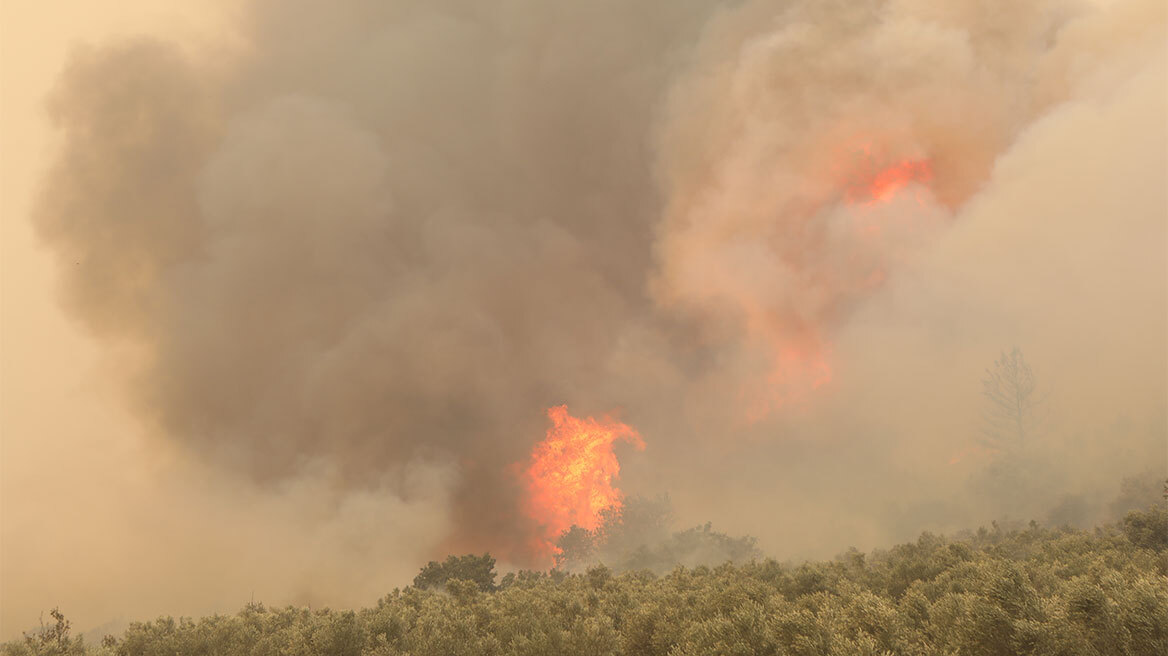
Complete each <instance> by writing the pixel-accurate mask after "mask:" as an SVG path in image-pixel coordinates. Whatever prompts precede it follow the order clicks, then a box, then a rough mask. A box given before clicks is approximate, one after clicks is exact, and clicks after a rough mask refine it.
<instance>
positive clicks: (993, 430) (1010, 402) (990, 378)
mask: <svg viewBox="0 0 1168 656" xmlns="http://www.w3.org/2000/svg"><path fill="white" fill-rule="evenodd" d="M1036 390H1037V385H1036V384H1035V382H1034V372H1033V371H1032V370H1031V369H1030V365H1028V364H1026V359H1025V358H1024V357H1022V350H1021V349H1019V348H1018V347H1017V346H1015V347H1014V349H1013V350H1012V351H1010V352H1009V353H1006V352H1002V357H1001V358H999V359H997V360H995V361H994V366H993V368H991V369H986V377H985V378H984V379H982V394H983V395H984V396H985V398H986V401H987V404H986V408H985V410H984V411H983V412H982V431H981V432H982V440H981V441H982V443H983V444H984V445H985V446H986V447H987V448H990V449H993V450H995V451H999V452H1003V453H1004V452H1012V451H1015V450H1017V449H1019V448H1021V447H1022V446H1024V445H1025V444H1026V442H1027V441H1028V440H1029V439H1030V438H1032V437H1033V436H1034V433H1035V432H1036V430H1037V423H1038V409H1039V406H1040V405H1041V403H1042V400H1041V399H1040V398H1039V397H1038V395H1036V393H1035V392H1036Z"/></svg>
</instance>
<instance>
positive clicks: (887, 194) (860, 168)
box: [845, 146, 933, 205]
mask: <svg viewBox="0 0 1168 656" xmlns="http://www.w3.org/2000/svg"><path fill="white" fill-rule="evenodd" d="M860 152H861V153H862V156H861V157H860V158H858V161H857V162H856V163H855V164H854V165H853V167H852V170H851V171H850V174H849V175H848V178H849V180H848V183H847V188H846V190H845V196H846V198H847V201H848V203H851V204H854V205H855V204H858V205H875V204H877V203H884V202H888V201H889V200H891V199H892V198H893V197H895V196H896V195H897V194H898V193H900V191H901V190H902V189H904V188H905V187H907V186H909V185H910V184H912V183H914V182H918V183H921V184H928V183H929V182H931V181H932V179H933V166H932V163H931V162H930V161H929V160H927V159H900V160H895V161H888V160H887V159H886V158H884V157H881V156H878V155H876V154H874V153H873V152H872V148H871V147H870V146H864V147H863V148H861V149H860ZM918 200H919V199H918Z"/></svg>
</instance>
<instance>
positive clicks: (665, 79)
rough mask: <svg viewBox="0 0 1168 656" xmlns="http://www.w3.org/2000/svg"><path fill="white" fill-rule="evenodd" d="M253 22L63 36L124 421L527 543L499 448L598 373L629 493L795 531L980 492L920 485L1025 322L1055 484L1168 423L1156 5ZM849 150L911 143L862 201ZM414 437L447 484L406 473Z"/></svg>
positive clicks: (778, 543) (102, 313) (76, 301)
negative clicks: (855, 193)
mask: <svg viewBox="0 0 1168 656" xmlns="http://www.w3.org/2000/svg"><path fill="white" fill-rule="evenodd" d="M240 21H241V22H240V25H239V40H238V43H237V44H236V46H235V47H234V49H231V50H229V51H224V52H214V53H212V52H205V51H193V50H186V49H184V48H183V47H182V46H179V45H176V44H171V43H167V42H159V41H153V40H148V39H143V40H139V41H135V42H119V43H114V44H109V45H105V46H102V47H99V48H95V49H89V50H82V51H79V52H78V53H77V55H76V57H75V58H74V60H73V63H72V64H71V66H70V68H69V70H68V71H67V73H66V74H65V76H64V77H63V79H62V80H61V82H60V86H59V88H58V90H57V91H56V93H55V94H54V96H53V98H52V101H51V111H52V115H53V117H54V119H55V121H56V124H57V126H58V127H59V128H60V130H61V131H62V134H63V136H64V146H63V149H62V151H61V153H60V156H59V158H58V160H57V164H56V167H55V168H54V169H53V171H52V172H51V175H50V176H49V178H48V180H47V181H46V184H45V187H44V193H43V197H42V200H41V202H40V206H39V211H38V213H37V216H36V223H37V226H38V227H39V229H40V232H41V234H42V235H43V237H44V240H45V242H46V243H47V244H48V245H49V246H50V247H51V248H52V249H53V250H54V251H55V252H56V253H57V254H58V257H59V260H60V262H61V268H62V270H63V272H64V288H65V293H66V296H67V302H68V305H69V307H70V308H71V309H72V311H73V312H74V313H75V314H76V316H78V317H80V318H81V319H82V320H83V321H84V322H85V324H86V325H87V326H88V327H89V328H90V329H91V330H92V331H93V332H94V333H95V334H97V335H99V336H100V337H101V338H102V339H103V340H105V341H106V342H107V343H109V344H111V345H117V346H118V347H119V349H120V350H119V351H118V354H119V358H118V360H117V361H118V362H119V363H126V368H127V369H128V370H129V371H130V374H129V380H130V389H131V399H132V403H133V408H134V409H135V411H136V413H137V415H138V416H139V417H141V418H142V419H143V420H144V422H146V424H147V425H148V426H149V427H150V429H151V432H152V434H153V435H155V436H156V439H157V441H158V443H159V444H166V445H171V444H177V445H180V447H181V449H183V451H184V453H185V454H187V455H193V456H195V457H196V458H198V459H199V460H201V461H203V462H205V463H208V464H209V465H210V467H211V468H213V469H216V470H219V471H228V472H233V473H236V474H242V475H244V476H246V477H247V480H249V481H251V482H254V483H256V484H257V485H259V486H260V489H272V490H285V489H287V486H292V487H293V488H295V489H299V488H296V487H295V486H296V484H297V483H296V482H297V481H300V480H302V477H303V480H310V481H317V479H316V478H312V476H315V475H316V474H314V472H318V471H321V470H326V471H328V472H331V473H330V475H329V476H328V477H325V479H326V480H327V481H328V483H327V484H320V483H318V482H312V483H311V484H305V485H304V488H305V489H310V490H312V493H311V494H308V493H304V497H305V498H306V497H313V498H315V497H316V496H317V495H318V493H319V494H325V492H321V489H322V486H323V488H329V487H331V488H334V489H333V493H334V494H336V495H338V498H341V499H344V498H352V499H358V500H359V501H360V500H362V499H364V500H365V501H361V502H360V503H356V505H355V506H352V507H350V509H349V510H348V511H347V514H345V513H340V514H339V516H342V515H343V516H345V517H356V518H358V520H354V521H355V522H356V521H359V522H360V523H361V524H362V525H366V524H368V523H370V522H371V521H377V520H376V519H370V518H376V517H378V511H377V507H378V505H377V503H375V502H374V501H370V500H369V499H375V498H376V497H374V496H369V497H363V496H361V495H362V494H366V493H367V492H368V491H369V490H381V489H383V488H384V487H385V486H389V487H390V488H392V492H393V494H394V495H396V497H397V498H398V499H399V501H401V502H404V504H405V505H406V506H410V504H411V503H412V502H413V501H416V500H417V499H416V498H415V497H416V496H417V495H419V494H422V492H419V490H425V491H427V492H426V493H427V494H429V495H430V496H429V497H427V500H426V502H425V503H422V504H420V506H419V507H421V508H424V509H426V511H427V512H439V511H438V510H435V508H443V509H445V508H448V509H449V512H450V513H451V517H450V527H451V528H450V529H449V531H448V532H449V533H450V535H449V538H448V539H447V540H446V541H445V543H444V544H442V545H441V546H440V547H439V549H440V550H445V549H455V548H457V549H472V548H473V549H475V550H482V549H491V550H492V551H493V552H494V553H495V554H496V555H499V556H501V557H503V558H510V559H512V560H513V561H514V562H517V563H522V562H523V561H524V558H525V556H526V554H525V552H524V545H525V544H527V540H528V539H529V538H530V536H531V534H532V533H531V532H532V528H533V527H531V526H530V524H529V520H528V519H526V518H524V517H522V516H521V513H520V512H519V508H520V507H521V504H520V503H518V499H519V497H518V495H519V494H520V491H519V490H518V489H517V485H518V483H517V479H516V477H515V476H514V475H513V471H512V470H511V469H509V466H510V465H511V464H512V463H516V462H521V461H523V460H524V459H525V458H526V457H527V455H528V454H529V452H530V449H531V446H532V444H533V443H534V442H535V441H536V440H538V439H540V437H541V436H542V434H543V430H544V421H545V420H544V411H545V409H546V408H547V407H549V406H552V405H558V404H561V403H566V404H568V406H569V409H570V410H571V411H572V412H573V413H574V414H579V415H584V414H598V413H602V412H606V411H609V410H612V409H614V408H623V410H624V414H623V415H622V418H623V419H624V420H626V421H628V423H630V424H631V425H633V426H635V427H636V428H637V429H638V430H639V431H640V433H641V434H642V435H643V436H644V437H645V440H646V442H647V445H648V449H647V451H646V452H645V453H644V454H637V455H635V456H630V457H629V458H628V461H627V463H626V464H627V466H626V468H625V470H624V473H625V482H624V483H622V485H623V486H625V487H627V488H628V489H629V490H630V491H634V492H635V491H644V492H647V493H649V494H653V493H656V492H659V491H664V490H668V491H669V492H671V493H672V494H673V497H674V499H676V500H677V502H678V503H677V505H678V508H679V512H681V513H691V514H693V515H696V516H695V517H692V518H686V520H687V522H688V521H690V519H693V520H696V521H705V520H706V519H709V518H714V519H716V520H718V524H719V526H720V527H725V528H726V529H728V530H730V531H731V532H749V533H753V534H758V535H759V536H760V538H762V541H761V542H760V544H761V546H762V547H764V548H767V549H775V550H777V551H780V552H782V553H806V552H809V551H813V550H816V549H838V548H841V547H842V546H844V545H846V544H848V543H853V544H859V545H861V546H864V545H865V544H871V543H875V542H879V541H881V540H885V539H887V538H889V537H890V536H895V537H900V536H901V535H902V534H904V533H906V532H907V533H911V532H912V531H915V530H917V528H918V527H920V526H921V525H922V524H923V523H927V522H934V523H936V524H945V522H948V523H949V524H952V523H956V524H957V525H958V526H960V525H961V524H962V522H963V521H964V520H965V519H966V518H969V517H981V516H982V515H981V514H979V513H982V511H984V510H985V508H984V506H982V505H980V502H979V501H977V500H973V501H969V502H968V503H966V504H964V505H962V504H957V505H953V504H947V505H936V504H933V501H935V499H936V498H937V497H939V496H953V495H956V494H958V492H959V490H960V489H962V488H961V484H962V480H959V479H961V477H962V476H965V475H967V474H968V470H965V469H962V470H960V471H961V473H960V474H958V473H954V472H957V471H958V469H954V468H949V465H948V464H947V463H948V462H949V461H950V459H951V458H952V457H953V455H954V454H957V453H961V452H962V451H963V449H965V448H966V447H967V446H968V444H969V443H970V442H971V440H972V434H974V433H975V432H976V417H977V413H978V409H977V403H978V401H979V389H980V382H979V381H980V377H981V374H982V372H983V370H984V368H985V367H986V366H988V365H989V364H990V363H992V361H993V359H994V358H995V357H997V355H998V354H999V353H1000V352H1001V350H1002V349H1005V348H1009V347H1010V346H1012V345H1014V344H1020V345H1021V346H1022V347H1023V348H1024V350H1025V351H1026V352H1027V354H1028V355H1027V357H1028V358H1030V359H1031V360H1032V361H1033V362H1034V364H1035V369H1036V372H1037V374H1036V376H1037V378H1038V381H1039V384H1041V385H1047V386H1048V387H1049V388H1051V392H1052V399H1053V401H1052V402H1057V403H1059V404H1061V406H1060V407H1061V408H1063V409H1065V410H1066V412H1064V413H1062V414H1061V415H1060V416H1061V417H1062V419H1061V421H1062V426H1063V427H1064V428H1066V430H1062V429H1051V431H1050V432H1049V434H1048V437H1047V438H1045V439H1046V440H1047V441H1046V442H1043V443H1041V444H1040V445H1039V446H1036V447H1035V448H1036V449H1038V450H1039V451H1040V452H1042V453H1044V454H1047V455H1051V456H1052V457H1051V458H1049V460H1053V459H1054V457H1053V455H1054V454H1064V453H1067V452H1073V453H1074V454H1075V455H1074V457H1073V458H1064V459H1063V460H1060V462H1065V463H1069V464H1067V465H1066V467H1065V472H1064V477H1063V478H1062V479H1060V482H1059V485H1060V486H1062V487H1061V488H1060V489H1067V488H1075V487H1076V486H1079V485H1080V484H1081V485H1083V486H1087V483H1084V482H1083V481H1082V480H1078V479H1076V478H1075V476H1073V475H1071V473H1070V472H1086V473H1087V474H1088V475H1089V476H1090V477H1093V478H1090V486H1089V487H1090V489H1101V488H1102V487H1104V486H1106V485H1108V484H1110V483H1109V482H1108V481H1114V480H1117V479H1118V476H1116V474H1117V472H1120V473H1123V472H1121V470H1123V469H1124V468H1127V467H1129V465H1132V464H1133V463H1135V464H1138V463H1140V462H1142V461H1145V460H1146V459H1147V457H1148V454H1149V453H1152V454H1155V453H1156V449H1157V446H1158V444H1159V443H1162V442H1163V439H1164V437H1163V436H1164V425H1165V419H1164V416H1165V413H1164V391H1165V385H1164V378H1165V351H1164V345H1163V340H1162V338H1163V334H1164V329H1165V324H1166V321H1165V310H1164V308H1165V305H1164V302H1165V282H1164V276H1163V274H1164V271H1163V252H1162V245H1163V243H1164V216H1165V207H1164V204H1163V200H1164V199H1163V197H1162V194H1158V193H1157V192H1156V189H1159V188H1161V187H1156V185H1157V184H1159V183H1158V182H1154V181H1156V180H1160V181H1161V182H1162V179H1163V176H1164V174H1165V171H1166V170H1168V165H1166V164H1165V161H1164V148H1163V144H1164V141H1165V136H1164V125H1163V121H1162V116H1163V115H1162V114H1157V113H1156V112H1159V111H1161V110H1162V109H1163V108H1164V107H1165V88H1164V76H1163V72H1164V69H1163V61H1162V59H1163V58H1162V57H1161V56H1160V55H1162V46H1163V29H1162V27H1163V25H1164V22H1165V20H1164V10H1163V7H1162V3H1160V2H1151V1H1149V2H1129V3H1103V2H1099V3H1093V2H1070V1H1067V2H1062V1H1055V0H1050V1H1046V2H1036V3H1017V2H998V3H985V2H982V1H980V0H968V1H964V0H963V1H961V2H951V3H936V2H932V1H924V0H921V1H908V0H899V1H887V2H878V1H865V2H854V1H852V0H848V1H846V2H845V1H842V0H841V1H836V2H789V3H783V4H782V5H781V6H776V5H775V4H774V3H771V2H742V3H734V2H715V1H714V0H708V1H707V0H643V1H638V2H618V1H615V0H608V1H603V2H548V1H542V0H539V1H537V0H510V1H504V0H499V1H495V2H479V1H470V0H448V1H444V2H434V1H420V0H419V1H399V2H383V1H375V0H368V1H352V2H344V3H317V2H309V1H307V0H302V1H295V2H277V1H275V0H260V1H257V2H253V3H251V4H249V5H248V6H247V9H246V10H245V11H243V13H242V16H241V19H240ZM853 139H859V140H860V141H859V142H854V143H853V141H852V140H853ZM857 144H861V145H868V144H873V145H875V146H877V147H878V148H877V149H878V150H880V151H881V152H885V153H887V155H888V156H889V157H891V158H894V159H896V158H911V159H914V160H916V159H928V160H929V161H930V162H931V163H932V167H933V172H934V178H933V179H932V180H931V181H930V182H929V183H928V184H916V186H914V187H913V188H912V189H911V190H910V191H913V192H915V193H916V194H918V197H917V198H916V199H915V200H914V199H913V198H911V197H906V198H908V200H906V199H905V198H902V199H900V200H898V201H896V202H894V203H892V204H890V205H888V206H884V207H883V208H882V209H879V210H873V212H874V213H866V212H868V210H866V209H862V208H861V209H857V208H855V207H851V206H849V205H848V204H847V203H846V202H844V200H845V199H846V196H847V185H848V184H849V183H848V181H847V180H841V179H840V178H839V166H837V165H838V164H839V162H838V161H837V159H836V158H837V156H838V155H839V154H840V153H845V154H846V153H847V152H849V149H853V150H854V148H855V147H856V146H857ZM843 166H844V168H845V169H847V168H848V166H851V164H849V163H848V162H847V161H844V164H843ZM845 177H846V176H845ZM918 200H919V202H917V201H918ZM864 222H876V223H879V224H880V225H883V226H884V230H883V231H882V232H879V234H880V238H879V239H875V240H868V241H864V240H861V239H859V238H858V235H859V234H860V233H858V232H855V231H854V230H853V227H854V226H856V225H860V224H863V223H864ZM875 272H879V274H880V275H879V276H875V275H874V273H875ZM1117 290H1118V291H1117ZM805 348H811V349H812V350H814V351H815V352H814V353H813V354H812V355H810V356H808V355H807V354H806V353H803V352H796V353H794V354H793V355H791V354H789V353H788V352H789V351H790V352H794V351H800V349H805ZM1101 353H1104V354H1106V355H1104V356H1101V355H1099V354H1101ZM820 359H822V360H823V361H824V363H826V365H827V366H830V369H831V371H832V376H831V379H830V381H829V382H827V383H826V384H823V385H820V382H821V381H820V378H821V376H820V368H819V367H820V363H819V360H820ZM776 364H777V365H778V368H779V371H778V372H776V369H775V367H776ZM784 367H787V368H789V369H791V370H793V371H794V372H795V373H794V376H793V377H788V378H782V376H779V375H778V374H781V373H782V372H783V369H784ZM812 383H814V385H812ZM771 386H775V387H777V388H779V389H778V390H777V391H776V390H775V389H771ZM792 387H796V388H798V389H796V390H795V391H794V392H792V390H791V388H792ZM791 398H794V399H796V400H797V401H798V402H796V403H789V401H790V400H791ZM1121 415H1122V416H1130V417H1134V419H1133V421H1134V422H1135V424H1136V425H1137V426H1138V429H1133V430H1132V431H1130V432H1128V433H1122V434H1121V436H1120V437H1118V438H1115V439H1118V440H1119V441H1120V442H1121V443H1122V444H1124V445H1125V446H1124V448H1123V449H1112V448H1111V446H1110V444H1109V443H1107V440H1108V439H1111V438H1108V437H1106V435H1108V434H1107V433H1106V432H1105V427H1106V426H1108V425H1110V422H1113V421H1114V420H1115V418H1116V417H1117V416H1121ZM1076 430H1078V431H1083V432H1085V433H1089V434H1088V435H1087V436H1086V437H1083V438H1082V440H1081V441H1080V442H1077V443H1075V444H1078V446H1074V447H1071V446H1068V445H1069V444H1071V443H1072V441H1073V440H1072V438H1071V437H1068V436H1073V435H1078V433H1076V432H1075V431H1076ZM1110 435H1114V434H1110ZM1074 439H1079V438H1074ZM1158 440H1159V443H1158V442H1157V441H1158ZM1084 445H1087V446H1084ZM1108 458H1111V459H1108ZM1104 462H1106V463H1107V464H1106V465H1104V464H1101V463H1104ZM969 466H970V465H968V463H966V464H959V465H955V466H954V467H957V468H960V467H969ZM431 469H436V470H441V471H443V472H453V473H451V474H450V481H451V482H449V486H450V487H451V488H452V489H451V491H450V492H449V493H448V494H445V493H442V492H434V489H436V488H437V489H444V486H446V485H447V483H446V481H447V479H446V478H445V477H444V476H435V477H434V478H435V479H439V480H440V482H439V483H433V482H429V483H426V484H424V485H413V484H407V483H405V482H403V481H411V480H416V479H418V478H424V479H426V480H427V481H429V480H430V479H429V478H427V477H426V476H420V475H416V472H419V471H423V472H424V471H430V470H431ZM310 475H311V476H310ZM1083 480H1086V479H1083ZM282 486H284V487H282ZM637 487H640V488H641V490H637V489H635V488H637ZM241 494H242V493H241ZM293 498H297V499H300V498H302V497H300V496H296V495H293ZM338 503H342V502H338ZM930 504H932V505H930ZM211 505H212V506H213V507H214V506H216V504H215V503H212V504H211ZM411 507H412V506H411ZM395 508H396V506H395ZM319 512H320V513H322V514H327V513H328V510H327V509H325V510H319ZM401 513H402V514H403V515H406V514H409V511H408V510H401ZM760 517H762V518H764V519H762V520H760V519H759V518H760ZM938 518H939V519H938ZM926 520H927V521H926ZM934 520H935V521H934ZM241 521H242V520H241ZM384 521H385V522H386V523H387V525H388V526H389V527H390V528H392V527H393V526H394V523H395V522H396V521H398V518H397V517H395V516H394V515H393V514H392V513H391V512H387V514H386V516H385V517H384ZM801 521H806V522H810V524H809V526H811V528H810V529H808V530H800V531H790V530H788V528H787V527H789V526H791V525H797V524H798V523H799V522H801ZM423 524H425V526H426V527H427V528H426V530H427V531H433V532H438V533H441V532H442V531H443V530H444V529H443V528H442V527H441V526H440V527H438V528H435V527H433V526H431V525H430V524H429V523H425V522H423ZM439 524H441V523H440V522H439ZM949 524H945V526H948V525H949ZM413 525H415V524H409V526H413ZM346 526H347V525H346ZM941 528H944V526H941ZM386 530H389V529H386ZM403 530H406V529H403ZM419 530H420V529H419ZM346 544H348V542H347V541H346ZM323 549H324V547H322V550H323ZM362 553H366V552H362ZM438 555H441V554H438V553H436V554H434V556H438ZM305 585H306V586H309V585H310V584H305Z"/></svg>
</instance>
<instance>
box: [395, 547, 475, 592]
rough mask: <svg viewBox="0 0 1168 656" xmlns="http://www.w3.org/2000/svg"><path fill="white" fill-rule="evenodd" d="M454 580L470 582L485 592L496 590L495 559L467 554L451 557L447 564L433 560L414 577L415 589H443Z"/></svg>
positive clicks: (447, 559)
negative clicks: (448, 582)
mask: <svg viewBox="0 0 1168 656" xmlns="http://www.w3.org/2000/svg"><path fill="white" fill-rule="evenodd" d="M452 579H462V580H464V581H470V582H472V583H475V584H477V585H478V586H479V589H480V590H482V591H483V592H491V591H493V590H494V589H495V559H494V558H492V557H491V554H489V553H485V554H483V555H481V556H476V555H474V554H467V555H465V556H449V557H447V558H446V562H442V563H439V562H438V561H435V560H431V561H430V562H429V564H427V565H426V566H425V567H423V568H422V571H421V572H419V573H418V575H417V576H416V577H414V587H415V588H421V589H426V588H442V587H445V586H446V582H447V581H450V580H452Z"/></svg>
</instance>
